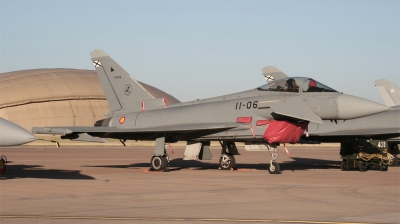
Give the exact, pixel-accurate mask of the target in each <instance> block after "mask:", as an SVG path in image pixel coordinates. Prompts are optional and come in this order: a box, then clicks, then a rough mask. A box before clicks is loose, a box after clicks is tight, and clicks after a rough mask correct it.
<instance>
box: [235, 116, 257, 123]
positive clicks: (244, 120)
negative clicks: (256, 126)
mask: <svg viewBox="0 0 400 224" xmlns="http://www.w3.org/2000/svg"><path fill="white" fill-rule="evenodd" d="M252 120H253V118H252V117H238V118H237V119H236V123H243V124H250V123H251V121H252Z"/></svg>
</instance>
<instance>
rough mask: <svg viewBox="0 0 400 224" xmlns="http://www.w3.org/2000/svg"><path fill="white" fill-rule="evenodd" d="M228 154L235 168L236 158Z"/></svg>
mask: <svg viewBox="0 0 400 224" xmlns="http://www.w3.org/2000/svg"><path fill="white" fill-rule="evenodd" d="M228 156H229V159H231V164H232V168H235V167H236V159H235V157H234V156H232V155H228Z"/></svg>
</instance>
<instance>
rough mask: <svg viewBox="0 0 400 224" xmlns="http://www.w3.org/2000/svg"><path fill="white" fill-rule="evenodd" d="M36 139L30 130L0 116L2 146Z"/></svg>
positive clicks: (0, 143)
mask: <svg viewBox="0 0 400 224" xmlns="http://www.w3.org/2000/svg"><path fill="white" fill-rule="evenodd" d="M35 140H36V137H35V136H34V135H32V133H30V132H29V131H27V130H25V129H24V128H22V127H21V126H18V125H17V124H14V123H12V122H10V121H8V120H6V119H3V118H1V117H0V147H5V146H16V145H22V144H26V143H29V142H32V141H35Z"/></svg>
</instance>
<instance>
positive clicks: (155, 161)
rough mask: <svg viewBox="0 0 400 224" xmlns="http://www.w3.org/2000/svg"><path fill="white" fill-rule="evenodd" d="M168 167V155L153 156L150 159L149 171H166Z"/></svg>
mask: <svg viewBox="0 0 400 224" xmlns="http://www.w3.org/2000/svg"><path fill="white" fill-rule="evenodd" d="M168 167H169V158H168V155H165V156H153V157H151V161H150V170H151V171H161V170H164V171H168V170H169V169H168Z"/></svg>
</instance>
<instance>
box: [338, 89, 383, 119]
mask: <svg viewBox="0 0 400 224" xmlns="http://www.w3.org/2000/svg"><path fill="white" fill-rule="evenodd" d="M337 103H338V117H337V119H340V120H346V119H354V118H359V117H364V116H368V115H372V114H376V113H380V112H383V111H386V110H389V109H390V107H387V106H385V105H382V104H379V103H376V102H373V101H370V100H366V99H363V98H359V97H356V96H350V95H346V94H341V95H340V96H339V97H338V99H337Z"/></svg>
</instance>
